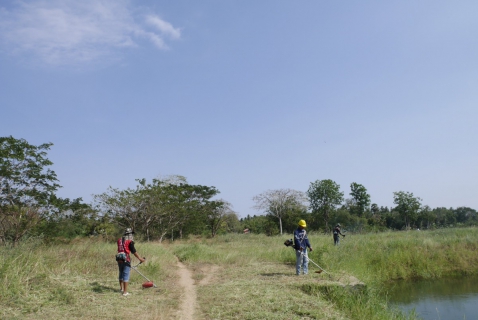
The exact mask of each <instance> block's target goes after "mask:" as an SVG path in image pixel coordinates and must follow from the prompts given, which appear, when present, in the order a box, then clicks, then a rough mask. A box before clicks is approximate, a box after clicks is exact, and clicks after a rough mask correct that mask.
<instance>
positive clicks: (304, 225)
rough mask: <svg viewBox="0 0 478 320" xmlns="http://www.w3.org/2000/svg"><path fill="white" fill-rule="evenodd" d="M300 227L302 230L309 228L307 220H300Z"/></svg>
mask: <svg viewBox="0 0 478 320" xmlns="http://www.w3.org/2000/svg"><path fill="white" fill-rule="evenodd" d="M299 226H301V227H302V228H305V227H307V224H306V223H305V220H300V221H299Z"/></svg>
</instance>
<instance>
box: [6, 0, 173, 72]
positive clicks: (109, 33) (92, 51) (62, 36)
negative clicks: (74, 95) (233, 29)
mask: <svg viewBox="0 0 478 320" xmlns="http://www.w3.org/2000/svg"><path fill="white" fill-rule="evenodd" d="M134 12H135V11H133V9H132V8H131V5H130V2H129V1H128V0H102V1H98V0H81V1H78V0H37V1H24V2H17V3H16V5H15V6H14V7H13V8H12V9H6V8H0V40H1V42H2V46H3V48H4V50H3V51H7V52H10V53H14V54H24V53H28V54H33V55H34V56H36V57H37V58H39V59H40V60H41V61H43V62H45V63H48V64H53V65H62V64H78V63H85V62H92V61H97V60H101V59H103V58H111V57H113V56H115V57H117V56H118V55H119V52H120V50H119V49H121V48H128V47H136V46H138V45H139V43H140V41H139V40H140V39H147V40H149V41H150V42H151V43H152V44H153V45H154V46H155V47H157V48H159V49H162V50H164V49H168V46H167V44H166V39H171V40H177V39H179V38H180V37H181V33H180V30H179V29H178V28H174V27H173V25H172V24H171V23H169V22H167V21H164V20H162V19H161V18H160V17H158V16H157V15H155V14H151V13H148V14H146V15H140V14H134Z"/></svg>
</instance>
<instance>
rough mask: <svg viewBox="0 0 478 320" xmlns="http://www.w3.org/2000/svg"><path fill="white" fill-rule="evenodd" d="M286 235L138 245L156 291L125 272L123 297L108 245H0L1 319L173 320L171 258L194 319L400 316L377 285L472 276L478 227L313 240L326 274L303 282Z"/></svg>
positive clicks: (176, 299) (177, 293) (175, 293)
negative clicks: (188, 281) (184, 270)
mask: <svg viewBox="0 0 478 320" xmlns="http://www.w3.org/2000/svg"><path fill="white" fill-rule="evenodd" d="M287 238H290V235H284V236H282V237H266V236H262V235H226V236H221V237H217V238H215V239H202V238H194V239H190V240H184V241H177V242H175V243H173V244H166V243H163V244H159V243H141V242H138V243H137V249H138V251H139V253H140V254H141V255H143V256H146V257H147V258H148V259H147V263H146V264H145V265H142V266H141V267H140V270H141V272H142V273H144V274H145V275H146V276H147V277H149V278H150V279H151V280H153V281H154V282H155V284H156V285H157V286H158V288H150V289H142V287H141V285H142V283H143V282H145V280H144V279H143V278H142V277H141V276H140V275H138V274H136V273H134V271H132V276H131V281H130V292H131V293H132V295H131V296H129V297H126V298H125V297H122V296H121V295H120V293H119V292H118V289H119V285H118V282H117V266H116V262H115V260H114V254H115V249H116V248H115V244H114V243H106V242H103V241H99V240H97V239H81V240H78V241H76V242H74V243H71V244H57V245H52V246H45V245H42V244H41V242H39V241H30V242H24V243H22V244H20V245H19V246H18V247H17V248H7V247H1V248H0V281H1V283H0V319H127V318H128V319H129V318H141V319H179V313H178V309H179V308H180V302H181V297H182V294H183V292H182V288H181V287H180V286H178V276H177V271H178V270H177V259H180V261H181V262H182V263H183V264H185V265H186V266H187V267H188V268H189V269H190V270H191V271H192V273H193V279H194V280H195V287H196V290H197V299H198V301H197V305H198V310H197V312H196V318H197V319H367V320H368V319H405V318H407V317H405V316H403V315H401V314H400V313H398V312H394V311H391V310H389V309H388V308H387V304H386V301H384V300H383V295H382V294H381V292H380V290H381V288H380V287H381V284H383V282H386V281H389V280H391V279H399V278H402V279H412V278H438V277H441V276H443V275H451V274H455V275H456V274H471V273H477V272H478V267H477V265H478V256H477V255H476V250H477V249H478V248H477V247H478V245H477V243H478V229H476V228H468V229H452V230H438V231H434V232H396V233H380V234H366V235H349V236H347V238H346V240H345V241H344V242H343V243H342V244H341V245H340V247H334V246H333V242H332V238H331V237H330V236H324V235H318V234H317V235H315V234H311V235H310V240H311V242H312V245H313V247H314V251H313V252H312V253H310V258H311V259H312V260H314V261H315V262H316V263H318V264H319V265H320V266H322V267H323V268H325V269H326V270H327V271H328V272H329V273H330V274H331V277H329V276H328V275H327V274H326V273H321V274H316V273H313V271H314V270H316V269H317V268H316V267H315V266H313V265H311V264H310V265H309V268H310V269H311V270H310V273H309V275H307V276H299V277H298V276H296V275H295V272H294V263H295V254H294V252H293V250H292V249H290V248H287V247H285V246H284V245H283V244H282V243H283V242H284V240H285V239H287ZM351 276H355V277H356V278H358V279H360V280H362V281H364V282H366V283H367V288H366V289H365V290H363V291H359V292H358V293H357V292H352V293H351V292H350V291H349V290H347V289H343V288H342V287H340V286H338V285H337V283H334V281H335V282H337V281H339V282H341V281H343V279H346V278H349V277H351ZM341 279H342V280H341ZM410 318H413V317H410Z"/></svg>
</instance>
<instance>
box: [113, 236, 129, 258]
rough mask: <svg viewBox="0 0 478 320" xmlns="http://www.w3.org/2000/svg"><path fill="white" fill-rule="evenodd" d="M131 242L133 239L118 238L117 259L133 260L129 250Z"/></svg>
mask: <svg viewBox="0 0 478 320" xmlns="http://www.w3.org/2000/svg"><path fill="white" fill-rule="evenodd" d="M130 243H131V240H124V238H121V239H118V242H117V244H118V254H117V255H116V261H121V262H131V258H130V256H129V254H130V253H131V251H130V250H129V244H130Z"/></svg>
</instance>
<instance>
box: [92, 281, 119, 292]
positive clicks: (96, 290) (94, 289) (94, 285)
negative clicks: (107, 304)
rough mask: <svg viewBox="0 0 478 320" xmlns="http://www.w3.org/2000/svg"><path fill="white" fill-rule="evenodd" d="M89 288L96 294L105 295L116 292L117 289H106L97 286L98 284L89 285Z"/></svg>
mask: <svg viewBox="0 0 478 320" xmlns="http://www.w3.org/2000/svg"><path fill="white" fill-rule="evenodd" d="M90 286H91V291H93V292H96V293H105V292H118V291H119V289H116V288H112V287H107V286H104V285H102V284H99V283H98V282H93V283H90Z"/></svg>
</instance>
